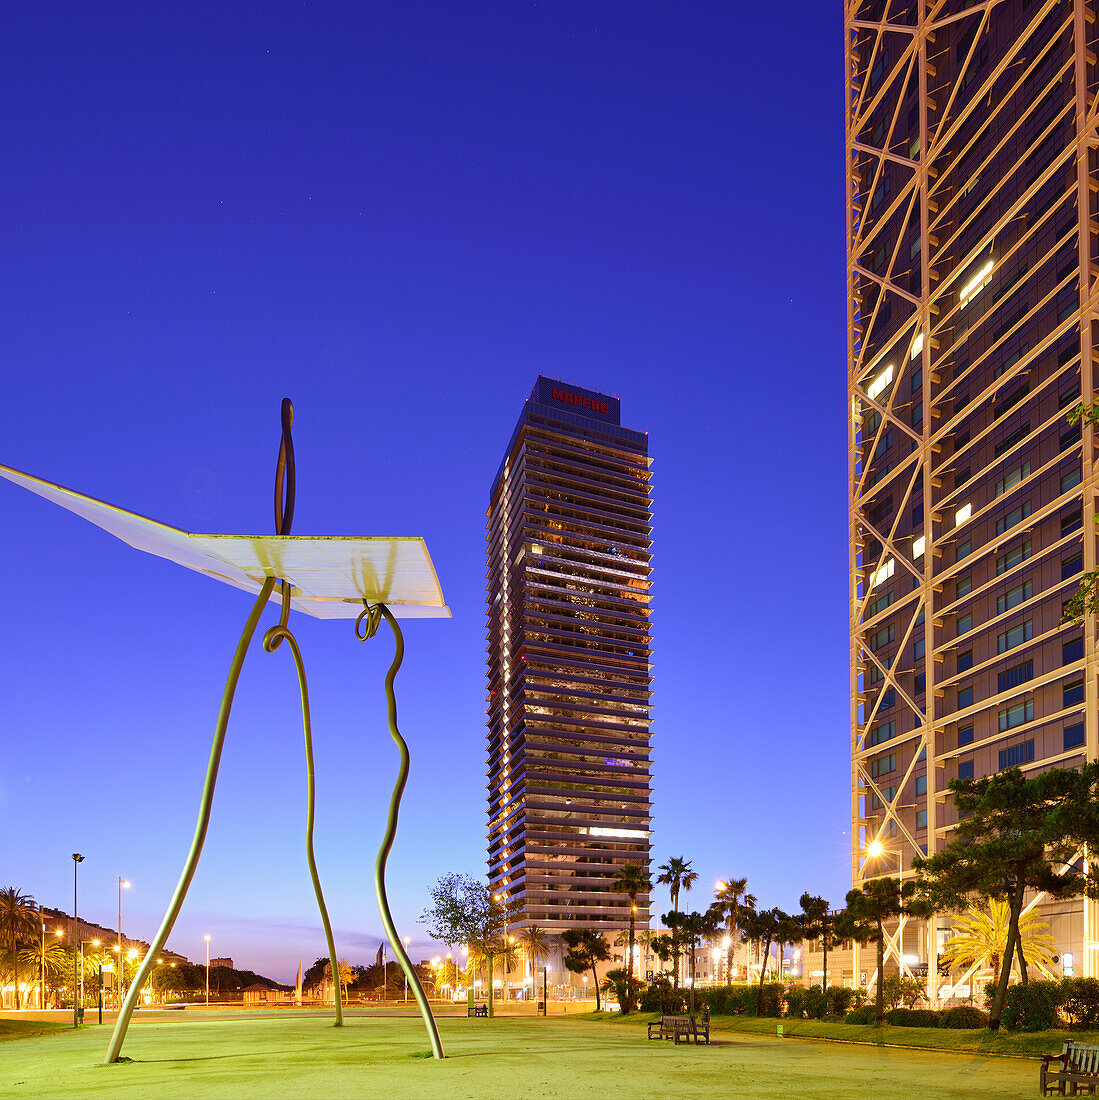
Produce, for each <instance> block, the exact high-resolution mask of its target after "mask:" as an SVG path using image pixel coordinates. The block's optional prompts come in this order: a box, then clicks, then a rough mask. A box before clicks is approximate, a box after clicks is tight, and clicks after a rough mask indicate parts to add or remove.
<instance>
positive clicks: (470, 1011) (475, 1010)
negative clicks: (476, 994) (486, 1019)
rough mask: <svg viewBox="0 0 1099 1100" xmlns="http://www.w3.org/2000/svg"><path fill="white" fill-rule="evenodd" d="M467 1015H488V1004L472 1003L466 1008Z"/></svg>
mask: <svg viewBox="0 0 1099 1100" xmlns="http://www.w3.org/2000/svg"><path fill="white" fill-rule="evenodd" d="M466 1015H467V1016H488V1005H470V1006H469V1008H467V1009H466Z"/></svg>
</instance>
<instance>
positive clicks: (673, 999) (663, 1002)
mask: <svg viewBox="0 0 1099 1100" xmlns="http://www.w3.org/2000/svg"><path fill="white" fill-rule="evenodd" d="M638 1007H639V1008H640V1009H641V1011H642V1012H659V1013H661V1014H663V1015H665V1016H674V1015H676V1014H678V1013H680V1012H683V1010H684V1009H685V1008H686V1007H687V1002H686V1001H684V999H683V994H682V993H677V992H676V991H675V990H674V989H673V988H672V983H671V982H670V981H668V979H667V978H654V979H653V980H652V981H651V982H650V983H649V985H648V987H647V988H646V989H645V990H644V991H643V992H642V994H641V1002H640V1004H639V1006H638Z"/></svg>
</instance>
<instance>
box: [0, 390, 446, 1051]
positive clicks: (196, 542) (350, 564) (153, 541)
mask: <svg viewBox="0 0 1099 1100" xmlns="http://www.w3.org/2000/svg"><path fill="white" fill-rule="evenodd" d="M293 420H294V407H293V404H292V403H291V401H290V399H289V398H284V399H283V402H282V438H281V440H280V443H279V454H278V461H277V464H276V473H275V535H274V537H270V536H244V535H197V534H191V533H189V532H186V531H180V530H178V529H177V528H172V527H166V526H165V525H163V524H159V523H155V522H154V521H152V520H149V519H146V518H145V517H143V516H138V515H136V514H135V513H132V512H125V511H123V510H122V509H119V508H115V507H113V506H112V505H109V504H105V503H104V502H102V501H98V500H94V499H93V498H91V497H87V496H84V495H82V494H80V493H75V492H73V491H72V490H69V489H64V488H62V487H60V486H57V485H52V484H50V483H49V482H45V481H42V480H41V479H40V478H35V477H32V476H30V475H29V474H24V473H22V472H20V471H18V470H13V469H11V468H9V467H6V466H0V477H4V478H7V479H8V480H9V481H12V482H14V483H16V484H19V485H22V486H23V487H24V488H27V489H29V490H30V491H31V492H34V493H37V494H38V495H39V496H42V497H45V498H46V499H47V500H51V501H53V502H54V503H56V504H59V505H60V506H61V507H63V508H66V509H68V510H69V511H72V512H75V513H76V514H77V515H80V516H82V517H83V518H85V519H87V520H89V521H90V522H92V523H95V524H96V525H97V526H99V527H102V528H103V529H104V530H106V531H108V532H110V533H111V534H114V535H116V536H117V537H118V538H121V539H122V540H123V541H125V542H128V543H129V544H130V545H131V546H134V547H135V548H137V549H141V550H145V551H147V552H149V553H153V554H156V555H158V556H160V557H164V558H168V559H169V560H171V561H175V562H177V563H178V564H180V565H184V566H185V567H187V568H189V569H194V570H197V571H198V572H202V573H205V574H206V575H207V576H212V577H214V578H216V579H218V580H221V581H223V582H225V583H227V584H231V585H233V586H234V587H237V588H243V589H246V590H252V591H255V590H257V589H258V595H257V596H256V601H255V603H254V604H253V606H252V610H251V613H250V614H249V616H248V619H247V621H246V622H245V624H244V630H243V632H242V634H241V636H240V640H239V642H238V643H237V647H236V650H235V652H234V654H233V659H232V662H231V663H230V666H229V675H228V678H227V679H226V682H225V689H224V691H223V692H222V697H221V707H220V710H219V711H218V720H217V725H216V726H215V729H214V740H213V744H212V746H211V748H210V759H209V763H208V765H207V769H206V781H205V784H204V786H203V791H202V798H201V800H200V803H199V814H198V822H197V824H196V826H195V832H194V837H193V839H192V841H191V849H190V851H189V853H188V855H187V859H186V861H185V863H184V867H183V873H182V874H181V875H180V878H179V882H178V884H177V885H176V889H175V892H174V894H173V895H172V900H171V902H170V903H169V906H168V910H167V912H166V913H165V915H164V919H163V920H162V921H161V924H160V928H159V930H158V931H157V934H156V936H155V938H154V940H153V942H152V944H151V946H150V948H149V951H148V953H147V954H146V956H145V958H144V960H143V961H142V963H141V966H140V967H139V969H138V972H137V976H136V977H135V979H134V981H133V983H132V984H131V985H130V989H129V992H128V993H127V996H126V999H125V1001H124V1002H123V1005H122V1009H121V1011H120V1012H119V1015H118V1020H117V1021H116V1023H115V1027H114V1031H113V1033H112V1035H111V1041H110V1045H109V1046H108V1049H107V1055H106V1058H105V1062H106V1063H107V1064H110V1063H112V1062H116V1061H117V1060H118V1057H119V1054H120V1052H121V1050H122V1044H123V1041H124V1040H125V1038H126V1031H127V1029H128V1027H129V1024H130V1019H131V1017H132V1015H133V1011H134V1008H135V1007H136V1003H137V998H138V995H139V994H140V991H141V988H142V986H143V985H144V983H145V980H146V978H147V977H148V974H149V971H150V969H151V968H152V965H153V961H154V960H155V958H156V957H157V955H158V954H159V953H160V951H161V949H162V948H163V947H164V944H165V943H166V941H167V939H168V936H169V935H170V933H171V931H172V928H173V926H174V925H175V921H176V918H177V917H178V915H179V911H180V908H181V907H182V905H183V900H184V898H185V897H186V896H187V890H188V888H189V887H190V884H191V880H192V878H193V877H194V873H195V870H196V868H197V866H198V860H199V856H200V855H201V853H202V847H203V844H204V842H205V839H206V830H207V827H208V825H209V822H210V810H211V807H212V805H213V797H214V786H215V784H216V781H217V773H218V766H219V763H220V760H221V750H222V747H223V745H224V742H225V733H226V729H227V728H228V724H229V714H230V711H231V710H232V705H233V696H234V694H235V692H236V687H237V681H238V679H239V678H240V671H241V668H242V666H243V664H244V658H245V655H246V654H247V651H248V647H249V645H250V644H251V641H252V638H253V636H254V634H255V632H256V628H257V626H258V625H259V620H260V615H261V614H262V612H263V609H264V607H265V606H266V605H267V602H268V600H269V599H270V598H271V595H272V593H273V592H274V590H275V586H276V585H278V586H279V588H280V593H281V596H282V610H281V615H280V617H279V622H278V625H277V626H273V627H271V628H270V629H269V630H268V631H267V632H266V633H265V634H264V636H263V648H264V650H265V651H266V652H268V653H274V652H275V651H276V650H277V649H279V648H280V646H281V645H282V643H283V642H284V641H285V642H287V643H288V645H289V647H290V653H291V656H292V657H293V660H294V667H295V670H296V672H297V677H298V690H299V693H300V695H301V708H302V727H303V731H304V737H305V760H306V776H307V806H306V829H305V849H306V859H307V861H308V864H309V874H310V877H311V879H312V882H313V891H314V893H315V895H316V898H317V906H318V908H319V910H320V915H321V923H322V924H323V926H324V933H325V939H326V941H327V946H328V955H329V959H330V961H331V966H332V976H333V987H334V990H335V993H336V996H335V1002H336V1006H335V1007H336V1026H337V1027H340V1026H342V1024H343V1007H342V998H341V996H340V986H339V966H338V962H337V958H336V947H335V941H334V939H333V936H332V928H331V924H330V923H329V919H328V911H327V909H326V907H325V904H324V894H323V892H322V890H321V884H320V876H319V874H318V872H317V865H316V859H315V858H314V853H313V817H314V808H315V801H316V782H315V776H314V768H313V735H312V723H311V720H310V714H309V689H308V685H307V683H306V678H305V666H304V663H303V661H302V656H301V650H300V649H299V647H298V643H297V639H296V638H295V637H294V635H293V633H292V632H291V630H290V628H289V626H288V621H289V617H290V610H291V608H295V609H297V610H301V611H304V612H305V613H307V614H310V615H313V616H315V617H318V618H352V617H354V618H355V634H356V637H358V638H359V639H360V640H362V641H366V640H368V639H370V638H373V637H374V636H375V635H376V633H377V631H378V627H379V626H380V625H381V622H382V620H383V619H384V620H385V622H387V623H388V624H389V626H390V629H391V630H392V631H393V637H394V640H395V643H396V649H395V653H394V657H393V662H392V664H391V665H390V668H389V671H388V673H387V674H386V678H385V694H386V704H387V710H388V721H389V732H390V735H391V736H392V738H393V741H394V743H395V744H396V746H397V749H398V753H399V756H400V766H399V768H398V775H397V782H396V784H395V786H394V788H393V794H392V797H391V799H390V806H389V818H388V821H387V824H386V831H385V836H384V838H383V841H382V846H381V848H380V849H379V851H378V858H377V861H376V864H375V869H374V886H375V891H376V893H377V896H378V908H379V911H380V913H381V918H382V924H383V925H384V927H385V932H386V936H387V938H388V939H389V942H390V944H391V946H392V947H393V951H394V954H395V955H396V957H397V959H398V960H399V962H400V965H401V968H402V970H403V971H404V973H405V975H406V977H407V979H408V983H409V985H410V987H411V988H412V990H413V993H414V995H415V997H416V1003H417V1004H418V1005H419V1007H420V1013H421V1015H422V1016H423V1020H424V1025H425V1027H426V1028H427V1032H428V1037H429V1039H430V1041H431V1050H432V1054H433V1055H434V1057H436V1058H442V1057H444V1054H443V1048H442V1043H441V1041H440V1039H439V1031H438V1028H437V1027H436V1025H435V1019H434V1017H433V1016H432V1014H431V1008H430V1006H429V1005H428V1002H427V997H426V996H425V994H424V991H423V987H422V986H421V984H420V980H419V977H418V975H417V974H416V971H415V969H414V968H413V966H412V963H411V961H410V960H409V958H408V955H407V954H406V952H405V950H404V945H403V943H402V941H401V937H400V936H399V935H398V934H397V930H396V927H395V926H394V923H393V917H392V915H391V913H390V911H389V902H388V900H387V898H386V892H385V869H386V861H387V860H388V858H389V852H390V850H391V849H392V847H393V840H394V837H395V835H396V830H397V818H398V814H399V811H400V804H401V796H402V794H403V793H404V787H405V783H406V781H407V778H408V768H409V753H408V746H407V745H406V743H405V741H404V739H403V738H402V737H401V734H400V731H399V730H398V728H397V703H396V696H395V694H394V688H393V683H394V680H395V678H396V675H397V671H398V669H399V668H400V667H401V662H402V660H403V658H404V638H403V637H402V635H401V631H400V627H399V626H398V625H397V620H396V617H395V615H394V612H393V610H392V609H391V606H389V605H392V607H395V608H396V609H397V611H399V612H400V613H402V614H403V615H405V616H406V617H407V616H421V617H423V616H427V617H447V616H449V614H450V611H449V609H448V608H447V606H446V604H445V603H444V602H443V598H442V592H441V590H440V589H439V583H438V579H437V578H436V576H435V570H434V567H433V566H432V564H431V558H430V556H429V555H428V553H427V548H426V547H425V546H424V544H423V540H422V539H416V538H375V537H354V538H333V537H320V538H302V537H300V536H292V535H291V534H290V529H291V526H292V524H293V519H294V497H295V482H296V478H295V467H294V444H293V438H292V434H291V427H292V425H293ZM364 624H365V625H364ZM360 627H362V629H361V631H360Z"/></svg>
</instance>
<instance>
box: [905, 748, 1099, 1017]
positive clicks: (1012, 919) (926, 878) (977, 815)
mask: <svg viewBox="0 0 1099 1100" xmlns="http://www.w3.org/2000/svg"><path fill="white" fill-rule="evenodd" d="M949 786H950V791H951V793H952V794H953V796H954V804H955V806H956V807H957V810H958V817H959V822H958V824H957V826H956V828H955V830H954V834H953V836H952V838H951V840H950V842H949V843H948V844H947V845H946V847H945V848H943V850H942V851H940V852H935V853H934V854H933V855H930V856H927V857H926V858H923V859H920V858H917V859H915V860H914V861H913V866H915V868H916V869H917V871H918V872H919V874H920V875H921V876H922V879H923V884H924V889H925V891H926V896H927V898H928V900H929V901H930V903H931V904H932V905H934V907H935V908H937V909H959V908H962V907H964V906H965V905H966V904H968V903H971V902H972V899H973V898H974V897H982V898H988V899H991V900H995V901H1002V902H1005V903H1006V904H1007V906H1008V915H1009V919H1008V930H1007V942H1006V943H1005V945H1004V962H1005V965H1004V967H1003V968H1002V970H1001V973H1000V981H999V984H998V986H997V987H996V994H995V996H994V998H993V1001H992V1006H991V1008H990V1011H989V1027H990V1028H991V1029H992V1030H993V1031H995V1030H997V1029H998V1028H999V1026H1000V1014H1001V1011H1002V1009H1003V1003H1004V996H1005V995H1006V993H1007V984H1008V979H1009V978H1010V975H1011V958H1012V956H1013V954H1015V953H1016V952H1017V951H1018V955H1019V963H1020V976H1021V977H1022V979H1023V981H1024V982H1025V981H1026V979H1027V973H1026V960H1025V957H1024V956H1023V953H1022V951H1021V950H1019V948H1018V944H1019V916H1020V914H1021V912H1022V908H1023V900H1024V896H1025V894H1026V891H1027V890H1038V891H1041V892H1043V893H1045V894H1046V895H1048V896H1049V897H1051V898H1069V897H1077V896H1079V895H1080V894H1085V893H1086V894H1087V895H1088V896H1089V897H1099V876H1097V875H1096V872H1095V870H1091V871H1089V872H1088V873H1086V874H1085V872H1084V869H1083V861H1082V859H1081V854H1082V853H1081V849H1082V846H1083V845H1084V844H1089V845H1095V844H1097V843H1099V763H1090V764H1085V765H1084V766H1083V767H1081V768H1079V769H1062V768H1050V769H1049V770H1048V771H1044V772H1039V773H1038V774H1036V775H1033V776H1025V775H1024V774H1023V773H1022V772H1021V771H1020V770H1019V769H1018V768H1008V769H1007V770H1006V771H1002V772H998V773H996V774H994V775H986V776H982V777H981V778H980V779H953V780H951V782H950V784H949Z"/></svg>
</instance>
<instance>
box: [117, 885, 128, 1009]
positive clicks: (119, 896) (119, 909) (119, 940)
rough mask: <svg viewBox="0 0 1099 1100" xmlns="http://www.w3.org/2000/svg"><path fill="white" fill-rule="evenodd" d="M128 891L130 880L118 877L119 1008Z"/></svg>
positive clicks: (120, 1005)
mask: <svg viewBox="0 0 1099 1100" xmlns="http://www.w3.org/2000/svg"><path fill="white" fill-rule="evenodd" d="M123 887H125V888H126V889H127V890H129V888H130V883H129V880H127V879H124V878H123V877H122V876H121V875H119V876H118V1007H119V1008H121V1007H122V997H123V994H124V991H123V988H122V984H123V983H122V979H123V976H124V971H123V968H122V888H123Z"/></svg>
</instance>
